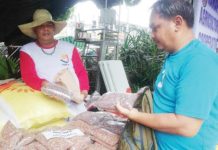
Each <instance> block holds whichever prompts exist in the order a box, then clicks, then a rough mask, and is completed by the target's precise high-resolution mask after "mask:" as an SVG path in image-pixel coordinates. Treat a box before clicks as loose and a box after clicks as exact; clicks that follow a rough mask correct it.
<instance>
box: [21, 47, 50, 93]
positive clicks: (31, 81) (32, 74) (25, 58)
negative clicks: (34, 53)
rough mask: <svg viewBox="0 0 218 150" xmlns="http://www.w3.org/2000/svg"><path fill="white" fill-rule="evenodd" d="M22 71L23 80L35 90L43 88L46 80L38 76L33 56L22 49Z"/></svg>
mask: <svg viewBox="0 0 218 150" xmlns="http://www.w3.org/2000/svg"><path fill="white" fill-rule="evenodd" d="M20 71H21V78H22V80H23V81H24V82H25V83H26V84H27V85H28V86H30V87H32V88H33V89H35V90H39V91H40V90H41V86H42V84H44V83H45V82H46V80H44V79H41V78H39V77H38V75H37V73H36V69H35V64H34V62H33V60H32V58H31V57H30V56H29V55H28V54H26V53H25V52H23V51H20Z"/></svg>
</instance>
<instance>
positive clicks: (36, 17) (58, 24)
mask: <svg viewBox="0 0 218 150" xmlns="http://www.w3.org/2000/svg"><path fill="white" fill-rule="evenodd" d="M48 21H49V22H53V23H54V25H55V34H57V33H59V32H60V31H61V30H62V29H63V28H64V27H65V26H66V24H67V23H66V22H65V21H54V20H53V19H52V15H51V14H50V12H49V11H48V10H46V9H37V10H36V11H35V12H34V14H33V21H32V22H30V23H26V24H22V25H19V26H18V27H19V29H20V30H21V32H23V33H24V34H25V35H27V36H29V37H31V38H34V39H35V38H36V34H35V33H34V31H33V28H34V27H37V26H40V25H42V24H44V23H46V22H48Z"/></svg>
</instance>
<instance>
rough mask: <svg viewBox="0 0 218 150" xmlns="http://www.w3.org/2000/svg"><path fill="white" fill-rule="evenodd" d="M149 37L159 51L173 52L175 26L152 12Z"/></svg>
mask: <svg viewBox="0 0 218 150" xmlns="http://www.w3.org/2000/svg"><path fill="white" fill-rule="evenodd" d="M150 28H151V36H152V38H153V40H154V41H155V43H156V44H157V47H158V48H159V49H164V50H166V51H169V52H171V51H174V49H173V41H174V38H175V32H174V31H175V24H174V23H173V21H171V20H168V19H165V18H162V17H160V16H159V15H158V14H157V13H154V12H152V14H151V17H150Z"/></svg>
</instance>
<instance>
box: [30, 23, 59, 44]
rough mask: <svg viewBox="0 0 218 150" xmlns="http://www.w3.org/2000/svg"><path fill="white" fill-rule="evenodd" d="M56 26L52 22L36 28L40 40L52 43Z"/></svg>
mask: <svg viewBox="0 0 218 150" xmlns="http://www.w3.org/2000/svg"><path fill="white" fill-rule="evenodd" d="M54 30H55V26H54V23H52V22H46V23H44V24H42V25H40V26H37V27H35V29H34V31H35V34H36V36H37V39H38V40H43V41H50V40H53V39H54Z"/></svg>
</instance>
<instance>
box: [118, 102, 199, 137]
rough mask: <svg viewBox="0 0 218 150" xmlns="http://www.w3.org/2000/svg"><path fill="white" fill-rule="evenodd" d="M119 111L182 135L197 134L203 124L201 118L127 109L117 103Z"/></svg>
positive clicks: (166, 130)
mask: <svg viewBox="0 0 218 150" xmlns="http://www.w3.org/2000/svg"><path fill="white" fill-rule="evenodd" d="M117 109H118V111H119V112H120V113H121V114H123V115H125V116H126V117H128V118H129V119H130V120H132V121H135V122H138V123H140V124H143V125H145V126H148V127H150V128H153V129H155V130H159V131H162V132H167V133H171V134H178V135H182V136H187V137H192V136H194V135H196V134H197V132H198V131H199V129H200V127H201V124H202V123H203V121H202V120H200V119H195V118H191V117H186V116H182V115H177V114H173V113H169V114H149V113H143V112H138V110H136V109H134V108H133V109H131V110H128V109H125V108H123V107H122V106H120V104H117Z"/></svg>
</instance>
